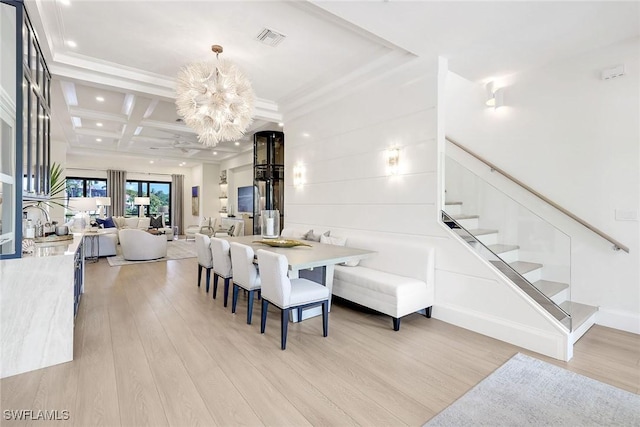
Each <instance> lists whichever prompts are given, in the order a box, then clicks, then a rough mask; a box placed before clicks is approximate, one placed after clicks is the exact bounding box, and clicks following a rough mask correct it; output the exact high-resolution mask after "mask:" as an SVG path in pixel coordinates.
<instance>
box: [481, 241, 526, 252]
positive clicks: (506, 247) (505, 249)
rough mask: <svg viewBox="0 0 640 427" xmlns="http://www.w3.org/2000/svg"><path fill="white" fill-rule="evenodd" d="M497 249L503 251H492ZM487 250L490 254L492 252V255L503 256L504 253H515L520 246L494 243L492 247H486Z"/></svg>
mask: <svg viewBox="0 0 640 427" xmlns="http://www.w3.org/2000/svg"><path fill="white" fill-rule="evenodd" d="M498 247H500V248H501V249H503V250H494V249H497V248H498ZM487 248H489V250H490V251H491V252H493V253H494V254H504V253H506V252H511V251H516V250H518V249H520V246H518V245H505V244H502V243H496V244H494V245H488V246H487Z"/></svg>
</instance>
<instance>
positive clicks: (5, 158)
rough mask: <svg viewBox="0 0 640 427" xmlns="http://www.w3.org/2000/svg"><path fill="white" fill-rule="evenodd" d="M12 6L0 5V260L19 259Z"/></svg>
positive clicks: (15, 14) (14, 33)
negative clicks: (17, 257)
mask: <svg viewBox="0 0 640 427" xmlns="http://www.w3.org/2000/svg"><path fill="white" fill-rule="evenodd" d="M17 15H18V14H17V11H16V7H15V6H12V5H9V4H5V3H0V22H2V25H1V26H0V40H1V43H2V45H1V47H0V67H1V69H0V257H2V258H5V257H14V256H19V255H20V254H19V252H18V253H17V254H16V252H17V251H19V249H18V248H19V245H17V242H16V239H17V238H18V237H19V236H17V235H16V223H17V220H16V210H17V207H16V203H17V200H16V197H17V196H16V109H17V107H16V105H17V104H18V101H17V99H16V98H17V97H16V86H17V85H16V69H17V67H16V65H17V64H16V60H17V46H16V42H17V35H16V19H17V18H18V16H17Z"/></svg>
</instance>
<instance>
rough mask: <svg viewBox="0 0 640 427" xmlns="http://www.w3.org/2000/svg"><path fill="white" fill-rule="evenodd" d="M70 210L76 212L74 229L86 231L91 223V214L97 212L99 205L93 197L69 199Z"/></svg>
mask: <svg viewBox="0 0 640 427" xmlns="http://www.w3.org/2000/svg"><path fill="white" fill-rule="evenodd" d="M67 207H68V208H69V210H71V211H74V212H76V215H75V216H74V218H75V221H74V228H80V229H84V228H85V227H86V226H87V224H88V223H89V212H95V210H96V208H97V205H96V199H95V198H93V197H69V204H68V205H67Z"/></svg>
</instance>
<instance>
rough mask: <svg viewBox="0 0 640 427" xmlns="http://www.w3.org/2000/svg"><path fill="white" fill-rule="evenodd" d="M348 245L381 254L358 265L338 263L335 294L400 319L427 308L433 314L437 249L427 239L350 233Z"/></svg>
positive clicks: (396, 325) (395, 325) (396, 322)
mask: <svg viewBox="0 0 640 427" xmlns="http://www.w3.org/2000/svg"><path fill="white" fill-rule="evenodd" d="M345 237H346V238H347V241H346V246H350V247H354V248H361V249H369V250H372V251H376V252H377V254H376V255H374V256H372V257H370V258H365V259H363V260H361V261H360V263H359V264H358V265H357V266H355V267H349V266H341V265H338V266H336V268H335V273H334V279H333V295H336V296H338V297H341V298H344V299H345V300H348V301H352V302H355V303H357V304H359V305H362V306H365V307H368V308H371V309H373V310H376V311H379V312H381V313H384V314H387V315H389V316H391V317H392V318H393V329H394V330H395V331H397V330H399V329H400V319H401V317H403V316H406V315H407V314H411V313H414V312H417V311H419V310H425V316H427V317H431V307H432V306H433V302H434V271H435V260H434V258H435V250H434V249H433V248H432V247H429V246H428V245H426V244H424V243H419V242H416V241H413V240H405V239H402V238H401V237H387V236H384V235H379V234H354V235H347V236H345Z"/></svg>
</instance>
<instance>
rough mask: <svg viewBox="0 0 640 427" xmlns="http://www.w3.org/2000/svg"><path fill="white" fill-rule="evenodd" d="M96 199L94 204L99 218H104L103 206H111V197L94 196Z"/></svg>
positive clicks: (104, 210)
mask: <svg viewBox="0 0 640 427" xmlns="http://www.w3.org/2000/svg"><path fill="white" fill-rule="evenodd" d="M94 198H95V199H96V206H98V215H100V218H105V216H106V209H104V206H111V197H94Z"/></svg>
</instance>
